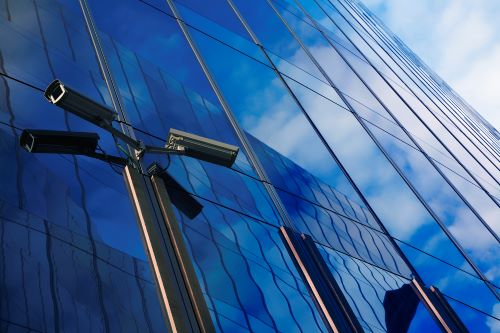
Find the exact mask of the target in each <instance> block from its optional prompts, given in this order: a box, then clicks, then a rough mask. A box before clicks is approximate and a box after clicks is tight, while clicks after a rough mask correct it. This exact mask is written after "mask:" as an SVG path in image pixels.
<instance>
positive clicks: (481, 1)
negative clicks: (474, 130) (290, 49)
mask: <svg viewBox="0 0 500 333" xmlns="http://www.w3.org/2000/svg"><path fill="white" fill-rule="evenodd" d="M362 1H363V2H364V3H365V5H367V6H368V8H370V9H371V10H372V11H373V12H374V13H375V14H376V15H377V16H378V17H379V18H380V19H381V20H382V21H384V22H385V24H386V25H387V26H388V27H389V28H390V29H391V30H392V31H393V32H394V33H396V34H397V35H398V36H400V37H401V39H403V40H404V41H405V42H406V44H407V45H408V46H409V47H410V48H411V49H412V50H413V51H414V52H415V53H416V54H418V55H419V56H420V57H421V58H422V59H423V60H424V61H425V62H426V63H427V64H428V65H429V66H430V67H431V68H432V69H434V70H435V71H436V72H437V73H438V74H439V75H440V76H441V77H442V78H443V79H444V80H445V81H446V82H448V84H449V85H450V86H451V87H452V88H453V89H455V90H456V91H457V92H458V93H459V94H460V95H461V96H462V97H463V98H464V99H465V100H466V101H468V102H469V103H470V104H471V105H472V106H473V107H475V108H476V110H477V111H478V112H479V113H480V114H481V115H483V117H485V118H486V119H487V120H488V121H489V122H490V123H491V124H493V125H494V126H495V127H496V128H497V130H498V129H500V19H499V18H500V1H498V0H474V1H470V0H439V1H436V0H419V1H415V0H362Z"/></svg>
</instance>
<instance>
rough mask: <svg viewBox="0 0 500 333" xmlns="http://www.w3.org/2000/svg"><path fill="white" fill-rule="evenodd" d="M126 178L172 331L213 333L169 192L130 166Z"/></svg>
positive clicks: (126, 171)
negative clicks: (183, 243)
mask: <svg viewBox="0 0 500 333" xmlns="http://www.w3.org/2000/svg"><path fill="white" fill-rule="evenodd" d="M123 176H124V178H125V183H126V185H127V189H128V191H129V195H130V198H131V200H132V203H133V205H134V209H135V213H136V215H137V221H138V224H139V229H140V231H141V236H142V239H143V243H144V247H145V248H146V252H147V254H148V257H149V264H150V266H151V270H152V273H153V275H154V278H155V281H156V287H157V291H158V295H159V299H160V306H161V308H162V311H163V314H164V318H165V319H166V324H167V327H168V329H169V331H171V332H200V333H205V332H207V333H208V332H214V331H215V330H214V328H213V325H212V322H211V320H210V315H209V312H208V309H207V308H206V304H204V300H203V295H202V294H201V289H200V288H199V286H198V285H197V281H196V275H195V274H194V268H193V267H192V264H191V261H190V258H189V255H188V253H187V250H186V249H185V247H183V245H182V235H181V234H180V231H179V230H178V226H177V221H176V218H175V215H174V212H173V209H172V207H171V202H170V198H169V197H168V194H167V193H166V190H165V189H163V190H162V188H161V186H159V184H158V182H157V181H156V179H155V177H154V176H153V177H152V178H153V179H154V181H155V185H154V186H153V184H152V180H151V179H149V178H148V177H146V176H144V175H142V174H141V173H140V172H139V171H138V170H137V169H134V168H132V167H131V166H127V167H125V169H124V170H123ZM163 191H164V192H163ZM158 194H159V195H158ZM157 198H159V199H161V203H160V204H159V203H158V201H157ZM175 226H177V230H176V228H175Z"/></svg>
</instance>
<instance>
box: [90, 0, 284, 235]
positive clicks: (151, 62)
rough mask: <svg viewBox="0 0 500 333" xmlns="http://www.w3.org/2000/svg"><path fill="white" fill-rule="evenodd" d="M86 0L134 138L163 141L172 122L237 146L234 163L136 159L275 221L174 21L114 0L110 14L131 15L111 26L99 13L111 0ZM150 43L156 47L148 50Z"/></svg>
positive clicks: (202, 193)
mask: <svg viewBox="0 0 500 333" xmlns="http://www.w3.org/2000/svg"><path fill="white" fill-rule="evenodd" d="M91 4H92V8H93V9H94V11H95V12H96V15H95V16H96V22H97V25H98V27H99V28H100V29H103V30H104V32H101V34H100V36H101V39H102V41H103V44H104V50H105V53H106V56H107V58H108V63H109V65H110V67H111V70H112V74H113V76H114V78H115V81H116V83H117V87H118V89H119V92H120V95H121V97H122V100H123V102H124V106H125V110H126V113H127V116H128V117H129V121H130V122H131V123H132V124H133V125H134V126H135V127H136V128H137V129H138V130H137V131H136V136H137V138H138V139H141V140H143V141H144V142H145V143H147V144H151V145H155V146H163V145H164V144H165V140H166V137H167V134H168V131H169V129H170V128H176V129H180V130H184V131H187V132H191V133H195V134H198V135H202V136H205V137H208V138H212V139H216V140H219V141H223V142H226V143H229V144H233V145H236V146H238V147H240V152H239V154H238V158H237V160H236V163H235V165H234V166H233V169H227V168H222V167H220V166H217V165H213V164H210V163H205V162H201V161H197V160H194V159H191V158H177V157H171V158H170V159H166V158H165V157H164V156H162V155H159V156H158V155H152V154H149V155H148V154H146V156H145V157H144V159H143V164H144V165H146V166H147V165H149V164H150V163H152V162H155V161H158V162H160V164H161V165H163V166H165V167H167V168H168V171H169V173H170V174H171V175H172V176H174V177H175V178H176V179H177V181H178V182H179V183H180V185H182V186H183V187H185V189H186V190H188V191H189V192H191V193H194V194H196V195H199V196H202V197H204V198H206V199H209V200H212V201H216V202H218V203H220V204H223V205H226V206H229V207H231V208H233V209H237V210H241V211H243V212H245V213H247V214H251V215H253V216H255V217H256V218H259V219H266V220H269V221H275V222H274V223H275V224H276V225H279V222H278V221H279V218H278V217H277V214H276V211H275V210H274V208H273V206H272V205H271V201H270V199H269V197H268V195H267V194H266V191H265V189H264V187H263V186H262V184H261V183H260V181H259V180H257V175H256V173H255V171H254V169H253V167H252V166H251V165H250V162H249V161H248V158H247V156H246V152H245V151H244V149H243V145H242V144H241V142H240V141H239V140H238V138H237V136H236V133H235V132H234V130H233V129H232V127H231V125H230V123H229V121H228V119H227V117H226V115H225V113H224V111H222V110H221V107H220V105H219V104H218V102H217V98H216V97H215V94H214V93H213V91H212V88H211V87H210V85H209V83H208V80H206V79H204V76H205V75H204V73H203V71H202V69H201V67H200V65H199V63H198V61H197V60H196V58H195V55H194V54H193V52H192V50H191V47H190V46H189V44H188V43H187V41H186V40H185V37H184V36H183V34H182V31H181V30H180V28H179V27H178V24H177V22H176V21H175V20H174V19H173V18H172V17H171V16H169V15H166V14H164V13H162V12H160V11H158V10H156V9H153V8H151V7H149V6H147V5H145V4H143V3H140V2H137V1H119V4H118V2H115V3H114V5H115V6H119V7H120V10H118V11H116V13H115V14H114V17H113V18H112V20H115V21H120V22H125V21H126V20H128V17H129V15H132V13H134V15H135V16H134V20H133V21H134V24H133V25H130V26H129V25H123V26H120V27H119V28H118V29H116V28H114V27H112V26H110V25H109V24H110V22H108V21H109V18H108V16H105V11H106V10H107V8H108V6H111V5H113V3H112V2H107V3H106V4H102V3H101V2H99V3H98V2H95V3H94V2H91ZM136 13H140V14H139V15H137V14H136ZM153 26H155V27H156V28H155V29H153V28H152V27H153ZM152 29H153V30H152ZM132 31H133V38H131V37H130V35H131V34H132ZM143 44H147V47H145V46H144V45H143ZM151 48H156V53H155V54H152V53H154V52H152V51H151ZM173 59H175V60H173ZM195 91H196V92H195Z"/></svg>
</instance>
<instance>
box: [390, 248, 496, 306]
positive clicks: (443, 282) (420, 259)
mask: <svg viewBox="0 0 500 333" xmlns="http://www.w3.org/2000/svg"><path fill="white" fill-rule="evenodd" d="M398 245H399V247H400V248H401V250H402V251H403V252H404V254H405V255H406V257H407V258H408V260H410V262H411V263H412V264H413V266H414V267H415V269H416V270H417V271H419V274H420V276H421V277H422V279H423V280H424V281H425V282H426V283H427V284H428V285H434V286H436V287H438V288H439V290H441V291H442V292H443V293H444V294H447V295H449V296H451V297H453V298H456V299H458V300H460V301H462V302H465V303H466V304H469V305H471V306H473V307H475V308H477V309H479V310H482V311H484V312H486V313H489V314H493V307H494V305H495V304H497V303H498V299H497V298H496V296H494V295H493V294H492V292H491V290H489V289H488V288H487V287H486V285H485V284H484V282H483V281H482V280H480V279H478V278H477V277H476V276H474V275H471V274H470V273H469V272H467V271H465V270H463V267H460V266H458V267H454V266H451V265H450V264H448V263H446V262H443V261H442V260H439V259H437V258H435V257H433V256H431V255H429V254H428V253H425V252H422V251H419V250H416V249H415V248H413V247H411V246H409V245H407V244H405V243H402V242H399V241H398Z"/></svg>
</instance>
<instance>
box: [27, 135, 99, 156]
mask: <svg viewBox="0 0 500 333" xmlns="http://www.w3.org/2000/svg"><path fill="white" fill-rule="evenodd" d="M98 141H99V135H98V134H97V133H89V132H66V131H48V130H34V129H25V130H24V131H23V133H22V134H21V137H20V138H19V143H20V145H21V147H23V148H24V149H26V150H27V151H28V152H30V153H55V154H75V155H91V154H93V153H95V150H96V149H97V144H98Z"/></svg>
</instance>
